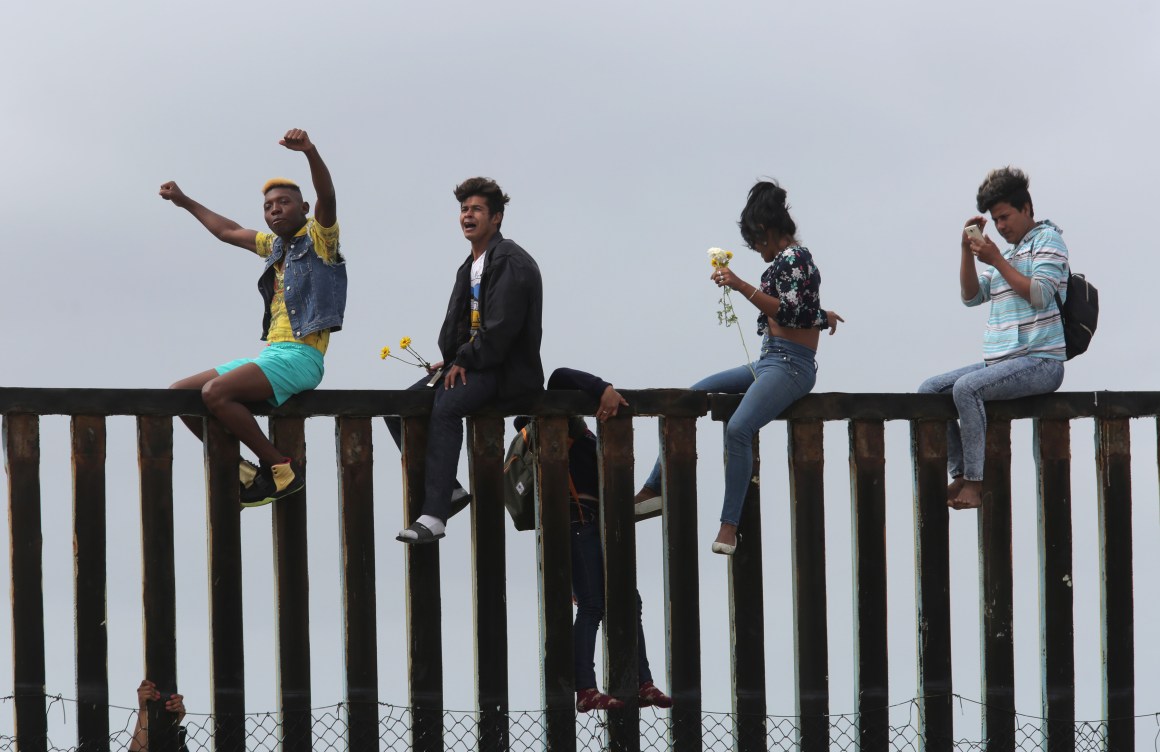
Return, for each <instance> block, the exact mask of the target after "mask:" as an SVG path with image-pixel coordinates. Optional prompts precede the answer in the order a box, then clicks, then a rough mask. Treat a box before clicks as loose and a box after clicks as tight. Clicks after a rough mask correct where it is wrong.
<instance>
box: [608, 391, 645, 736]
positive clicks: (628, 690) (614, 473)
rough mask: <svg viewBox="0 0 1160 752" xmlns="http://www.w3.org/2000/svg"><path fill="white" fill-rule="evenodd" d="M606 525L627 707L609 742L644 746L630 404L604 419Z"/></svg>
mask: <svg viewBox="0 0 1160 752" xmlns="http://www.w3.org/2000/svg"><path fill="white" fill-rule="evenodd" d="M599 461H600V482H601V494H600V525H601V531H600V532H601V540H602V541H603V550H604V604H605V605H604V611H605V613H604V681H605V685H606V688H607V690H608V693H609V694H611V695H612V696H613V697H616V698H617V699H619V700H623V701H624V703H625V706H624V708H623V709H621V710H611V711H609V712H608V725H609V746H610V748H611V749H613V750H617V751H618V752H639V750H640V708H639V707H637V702H636V697H637V693H638V691H639V688H640V676H639V672H638V655H639V651H640V649H641V646H640V645H638V644H637V632H638V631H639V629H640V608H639V600H638V599H639V596H638V595H637V589H636V516H635V512H634V510H633V504H632V495H633V477H632V476H633V457H632V419H631V418H630V417H629V416H628V415H627V414H626V412H625V411H624V409H622V410H621V413H620V415H619V416H618V417H615V418H609V419H608V420H607V421H605V422H604V423H602V424H600V460H599Z"/></svg>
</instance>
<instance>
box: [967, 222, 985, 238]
mask: <svg viewBox="0 0 1160 752" xmlns="http://www.w3.org/2000/svg"><path fill="white" fill-rule="evenodd" d="M963 232H965V233H966V234H967V239H968V240H982V239H983V230H982V229H981V228H980V227H979V226H978V225H967V226H966V227H964V228H963Z"/></svg>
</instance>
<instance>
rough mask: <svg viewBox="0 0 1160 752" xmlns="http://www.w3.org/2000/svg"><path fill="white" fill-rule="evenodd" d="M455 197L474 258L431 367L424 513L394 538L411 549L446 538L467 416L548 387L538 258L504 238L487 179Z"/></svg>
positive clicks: (501, 196) (497, 195) (501, 197)
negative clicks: (432, 397) (543, 360)
mask: <svg viewBox="0 0 1160 752" xmlns="http://www.w3.org/2000/svg"><path fill="white" fill-rule="evenodd" d="M455 198H456V200H457V201H459V225H460V227H461V228H462V230H463V236H464V237H465V238H467V240H468V241H469V242H470V243H471V255H470V256H468V257H467V259H466V260H465V261H464V262H463V265H462V266H460V267H459V271H458V272H457V273H456V275H455V286H454V287H453V288H452V289H451V300H450V302H449V303H448V305H447V316H446V317H445V318H444V320H443V328H442V329H441V330H440V332H439V351H440V354H441V355H442V356H443V360H442V361H441V362H439V363H436V364H435V365H434V366H433V367H432V370H433V371H434V372H435V379H436V380H437V381H436V383H435V405H434V407H433V408H432V410H431V422H430V426H429V428H428V432H427V480H426V485H425V489H424V491H425V492H424V496H423V509H422V515H421V516H420V517H419V518H418V519H417V520H416V521H415V522H414V523H412V524H411V525H410V526H409V527H407V528H405V529H403V530H400V531H399V534H398V535H397V536H396V538H397V539H398V540H400V541H402V542H403V543H409V544H415V543H430V542H432V541H436V540H439V539H440V538H442V537H443V536H444V535H445V529H446V525H447V518H448V517H449V516H450V515H451V505H452V490H453V489H454V488H455V486H456V483H455V471H456V469H457V468H458V466H459V452H460V450H461V449H462V448H463V418H464V416H465V415H468V414H470V413H472V412H475V411H476V410H479V409H480V408H482V407H484V406H485V405H487V404H489V403H492V402H496V401H499V400H507V399H510V398H512V397H515V396H518V395H520V394H525V393H528V392H535V391H540V390H541V389H543V388H544V367H543V364H542V363H541V362H540V339H541V337H542V336H543V331H542V328H541V323H540V320H541V316H542V313H543V307H544V306H543V304H544V291H543V284H542V283H541V281H540V268H539V267H538V266H537V265H536V262H535V260H534V259H533V258H532V257H531V256H530V255H528V252H527V251H525V250H524V249H523V248H520V247H519V246H518V245H516V244H515V243H513V242H512V241H510V240H507V239H506V238H504V236H503V235H502V234H501V233H500V225H502V224H503V215H504V207H505V206H506V205H507V202H508V201H509V200H510V199H509V198H508V196H507V195H506V194H505V193H504V192H503V191H502V190H501V189H500V187H499V186H498V185H496V183H495V181H494V180H491V179H490V178H470V179H468V180H466V181H464V182H463V183H462V184H461V185H459V186H458V187H456V189H455ZM440 376H441V378H440ZM428 383H429V381H428V378H427V377H424V378H423V379H422V380H420V381H419V382H418V383H416V384H415V385H414V386H412V387H411V388H412V389H423V388H426V385H427V384H428ZM387 426H388V427H389V428H390V429H391V434H392V436H394V438H395V443H396V444H400V445H401V443H400V438H401V426H400V422H399V420H398V419H397V418H389V419H387ZM460 491H462V489H460Z"/></svg>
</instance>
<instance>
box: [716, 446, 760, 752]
mask: <svg viewBox="0 0 1160 752" xmlns="http://www.w3.org/2000/svg"><path fill="white" fill-rule="evenodd" d="M725 425H728V423H726V424H725ZM737 535H738V536H740V538H739V543H738V546H737V550H736V551H735V552H734V553H733V555H732V556H730V557H729V565H728V566H729V614H730V617H731V618H730V620H729V621H730V625H731V627H732V632H733V634H732V640H730V643H731V644H732V645H733V650H732V656H731V657H732V661H731V664H732V665H731V668H732V675H733V712H734V714H735V717H734V721H733V724H734V725H733V733H734V736H735V737H736V743H735V744H734V749H736V750H737V751H738V752H750V751H754V752H756V750H764V749H766V738H765V735H766V732H767V730H768V729H767V720H766V711H767V708H766V697H765V588H764V583H763V581H762V571H761V570H762V567H761V562H762V556H763V554H762V543H761V441H760V436H759V435H758V434H754V436H753V470H752V471H751V472H750V475H749V487H748V488H747V489H746V492H745V506H744V507H743V508H742V511H741V520H740V524H738V525H737ZM740 541H744V543H741V542H740Z"/></svg>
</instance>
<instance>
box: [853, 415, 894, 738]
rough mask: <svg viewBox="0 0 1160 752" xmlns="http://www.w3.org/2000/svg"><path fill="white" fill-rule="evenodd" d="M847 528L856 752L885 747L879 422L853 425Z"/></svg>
mask: <svg viewBox="0 0 1160 752" xmlns="http://www.w3.org/2000/svg"><path fill="white" fill-rule="evenodd" d="M849 431H850V524H851V527H852V528H853V529H852V531H851V537H852V540H853V544H854V552H853V556H852V557H851V559H852V561H853V564H854V635H855V637H854V686H855V691H856V692H857V703H858V729H857V731H858V737H857V741H858V748H859V749H861V750H863V752H886V750H887V749H889V745H890V712H889V710H888V709H887V708H888V706H889V705H890V693H889V676H890V671H889V659H888V654H887V649H886V648H887V642H888V640H887V618H886V613H887V611H886V603H887V600H886V593H887V578H886V439H885V427H884V425H883V422H882V421H880V420H852V421H850V426H849Z"/></svg>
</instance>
